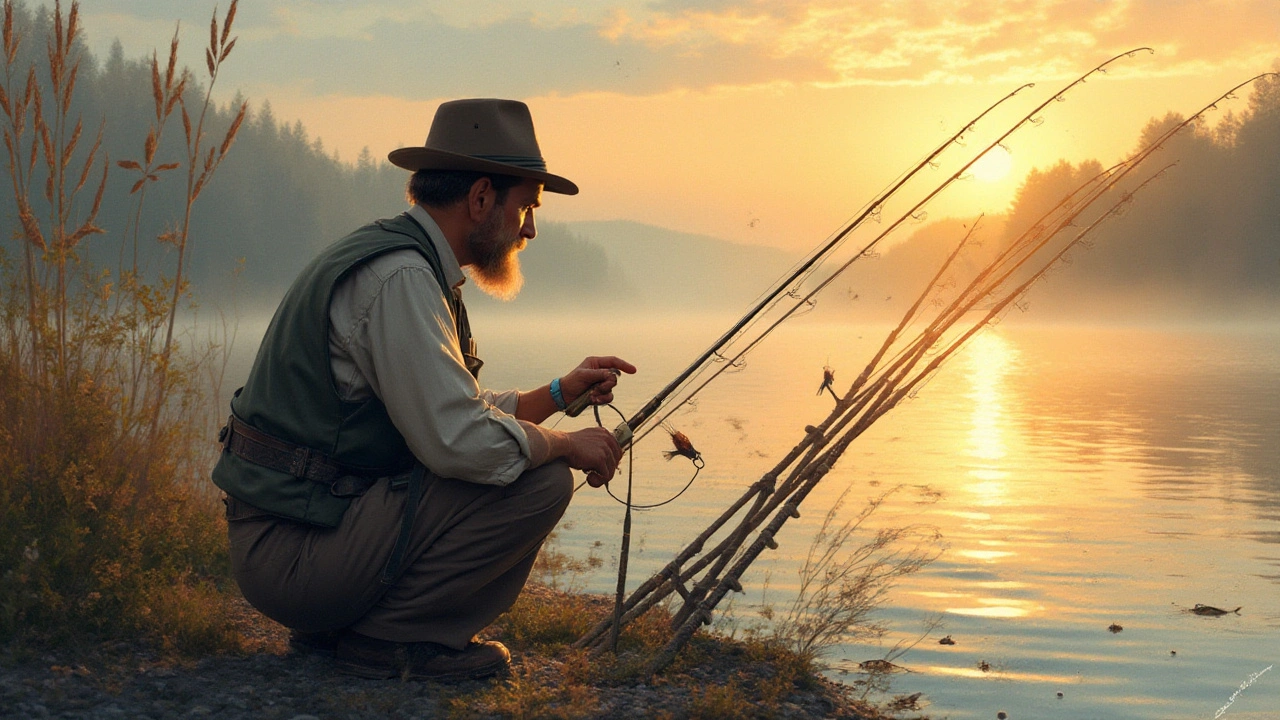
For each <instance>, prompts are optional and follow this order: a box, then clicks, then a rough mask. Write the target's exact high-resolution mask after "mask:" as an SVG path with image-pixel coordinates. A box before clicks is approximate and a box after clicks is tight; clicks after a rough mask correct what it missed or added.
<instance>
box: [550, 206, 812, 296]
mask: <svg viewBox="0 0 1280 720" xmlns="http://www.w3.org/2000/svg"><path fill="white" fill-rule="evenodd" d="M569 227H570V228H572V229H573V230H574V232H576V233H578V234H580V235H581V236H582V237H584V238H586V239H588V240H590V241H591V242H593V243H595V244H597V245H599V246H600V247H602V248H604V251H605V253H606V255H607V256H608V257H609V260H610V262H611V263H612V264H614V265H615V266H616V267H617V268H618V269H619V270H620V271H621V272H622V275H623V277H624V278H625V279H626V281H627V282H628V283H629V284H631V285H632V286H634V289H635V298H636V300H637V301H638V302H640V303H642V304H643V305H647V306H654V307H662V306H682V307H685V306H701V307H709V308H725V309H731V308H738V307H745V306H746V305H747V304H749V303H750V302H751V301H752V300H754V299H755V298H756V297H758V296H759V295H760V293H762V292H763V291H765V290H766V289H768V288H769V287H770V286H771V285H772V283H773V282H774V281H775V280H777V279H778V277H779V276H780V275H782V274H783V273H784V272H786V270H787V269H788V268H789V267H791V265H792V263H794V262H795V261H796V260H797V259H798V258H799V253H798V252H797V253H788V252H786V251H783V250H779V249H778V248H772V247H765V246H761V245H747V244H743V243H734V242H729V241H727V240H721V239H719V238H715V237H711V236H709V235H695V234H692V233H685V232H679V231H676V230H667V229H665V228H660V227H655V226H653V225H645V224H643V223H638V222H632V221H629V220H610V221H598V222H575V223H569Z"/></svg>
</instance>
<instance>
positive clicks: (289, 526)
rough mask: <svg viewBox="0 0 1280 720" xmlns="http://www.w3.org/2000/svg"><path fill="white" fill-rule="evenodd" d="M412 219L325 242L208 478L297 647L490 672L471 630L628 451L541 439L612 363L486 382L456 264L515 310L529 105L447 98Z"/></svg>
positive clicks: (605, 395) (347, 664) (573, 439)
mask: <svg viewBox="0 0 1280 720" xmlns="http://www.w3.org/2000/svg"><path fill="white" fill-rule="evenodd" d="M390 160H391V162H393V163H395V164H396V165H398V166H399V167H402V168H405V169H407V170H411V171H413V175H412V177H411V178H410V180H409V197H410V200H411V202H412V203H413V204H412V207H411V208H410V209H409V210H408V211H407V212H405V213H404V214H402V215H400V216H398V217H395V218H391V219H386V220H379V221H377V222H374V223H372V224H370V225H367V226H365V227H363V228H360V229H359V230H356V231H355V232H353V233H351V234H350V235H348V236H346V237H345V238H343V239H341V240H339V241H338V242H336V243H334V244H333V245H331V246H330V247H328V248H327V249H326V250H324V251H323V252H321V253H320V254H319V255H318V256H317V257H316V258H315V259H313V260H312V261H311V262H310V264H308V265H307V267H306V268H305V269H304V270H303V271H302V273H301V274H300V275H299V277H298V278H297V279H296V280H295V281H294V283H293V285H292V286H291V287H290V289H289V291H288V292H287V293H286V295H285V297H284V299H283V300H282V301H281V303H280V307H279V308H278V309H277V310H276V314H275V316H274V318H273V319H272V321H271V324H270V326H269V327H268V328H267V332H266V335H265V337H264V338H263V341H262V346H261V348H260V349H259V351H258V355H257V357H256V359H255V360H254V363H253V366H252V369H251V370H250V372H249V377H248V379H247V380H246V382H245V386H244V387H243V388H242V389H241V390H240V391H238V392H237V394H236V397H235V399H234V400H233V401H232V403H231V410H232V414H231V417H230V419H229V420H228V422H227V426H226V427H225V428H223V430H222V434H221V437H220V440H221V442H222V444H223V452H222V455H221V457H220V458H219V461H218V464H217V466H216V467H215V468H214V470H213V480H214V482H215V483H216V484H217V485H218V487H220V488H222V489H223V490H224V491H225V492H226V494H227V501H226V502H227V521H228V522H227V524H228V535H229V537H230V546H231V564H232V568H233V571H234V574H235V578H236V581H237V582H238V583H239V584H240V587H241V590H242V591H243V593H244V596H245V598H246V599H248V601H249V602H250V603H252V604H253V605H254V607H256V608H258V609H259V610H260V611H262V612H263V614H265V615H267V616H268V617H270V618H272V619H274V620H276V621H278V622H280V623H282V624H283V625H285V626H287V627H289V628H291V629H292V630H293V631H294V632H293V645H294V646H295V648H299V649H304V648H311V649H325V650H331V651H333V652H334V653H335V655H336V658H337V662H338V664H339V666H340V667H341V668H343V669H344V670H346V671H348V672H351V673H353V674H357V675H361V676H365V677H375V678H390V677H413V678H426V679H438V680H447V679H463V678H477V677H485V676H488V675H492V674H494V673H496V672H499V671H501V670H503V669H505V668H506V667H507V664H508V663H509V661H510V655H509V653H508V652H507V649H506V648H505V647H503V646H502V645H501V644H500V643H497V642H479V641H477V640H476V639H475V636H476V633H478V632H480V631H481V630H482V629H483V628H484V627H486V626H487V625H488V624H489V623H491V622H492V621H493V620H494V619H495V618H497V616H498V615H500V614H501V613H502V612H504V611H506V610H507V609H508V608H510V607H511V606H512V604H514V603H515V600H516V597H517V596H518V595H519V594H520V590H521V588H523V587H524V584H525V582H526V580H527V579H528V577H529V573H530V570H531V569H532V567H533V562H534V559H535V557H536V556H537V553H538V549H539V548H540V547H541V545H542V543H543V541H544V540H545V539H546V537H547V535H548V534H549V533H550V532H551V530H552V529H553V528H554V527H555V525H556V523H557V522H558V521H559V519H560V517H561V516H562V515H563V514H564V511H565V509H566V508H567V507H568V504H569V500H570V498H571V496H572V494H573V478H572V475H571V473H570V468H576V469H579V470H583V471H586V472H587V473H588V479H590V480H591V481H592V484H593V485H598V484H602V483H604V482H607V481H608V480H609V479H610V478H611V477H612V476H613V473H614V470H615V469H616V468H617V465H618V461H619V458H620V457H621V450H620V449H619V447H618V444H617V442H616V441H615V440H614V438H613V436H612V435H611V434H610V433H609V432H608V431H606V430H604V429H602V428H589V429H585V430H579V431H576V432H572V433H564V432H559V431H556V430H551V429H548V428H544V427H542V426H541V425H539V424H538V423H541V422H542V421H544V420H546V419H547V418H548V417H550V416H551V415H553V414H554V413H555V412H556V411H557V410H563V409H565V407H566V404H567V403H572V402H573V401H574V400H575V399H577V398H578V397H580V396H582V395H584V394H589V398H590V401H591V402H593V403H607V402H609V401H610V400H612V397H613V396H612V390H613V387H614V385H615V383H616V381H617V380H616V377H617V372H618V371H624V372H628V373H633V372H635V368H634V367H633V366H632V365H630V364H629V363H627V362H625V361H623V360H621V359H619V358H616V357H591V358H587V359H586V360H584V361H583V362H582V363H581V364H580V365H578V367H576V368H575V369H573V370H572V371H570V372H569V373H567V374H566V375H564V376H563V377H561V378H557V379H556V380H553V381H552V382H551V383H550V384H548V385H545V386H543V387H540V388H538V389H536V390H532V391H528V392H520V391H515V390H511V391H506V392H492V391H489V390H483V389H481V388H480V386H479V384H478V380H477V379H478V375H479V371H480V366H481V365H482V362H481V361H480V359H479V358H478V357H476V346H475V342H474V341H473V340H472V338H471V331H470V326H469V324H468V322H467V313H466V308H465V306H464V305H463V304H462V294H461V286H462V284H463V282H464V281H465V276H464V275H463V270H462V269H463V268H469V270H470V275H471V277H472V278H473V279H474V280H475V282H476V284H477V285H479V286H480V288H481V289H482V290H484V291H486V292H488V293H490V294H493V295H497V296H500V297H504V298H508V297H511V296H513V295H514V294H515V292H516V290H518V288H519V285H520V282H521V276H520V271H519V262H518V260H517V258H516V253H518V252H519V250H521V249H523V248H524V246H525V244H526V243H527V242H528V241H530V240H532V239H533V238H534V237H535V235H536V232H537V231H536V228H535V226H534V219H533V216H534V209H535V208H537V207H538V206H539V205H540V202H541V191H542V190H543V188H545V189H546V190H547V191H549V192H555V193H561V194H567V195H572V194H575V193H577V191H578V188H577V186H575V185H574V184H573V183H572V182H570V181H568V180H566V179H565V178H563V177H560V176H557V175H552V174H551V173H548V172H547V171H546V164H545V162H544V161H543V160H542V154H541V151H540V150H539V148H538V144H537V139H536V137H535V135H534V131H533V121H532V118H531V117H530V114H529V110H528V108H527V107H526V106H525V105H524V104H523V103H519V102H514V101H509V100H487V99H477V100H459V101H454V102H450V103H445V104H443V105H441V106H440V108H439V110H438V111H437V113H436V116H435V119H434V120H433V121H432V125H431V129H430V132H429V134H428V137H427V141H426V143H425V145H424V146H421V147H410V148H401V149H399V150H396V151H394V152H392V153H391V155H390Z"/></svg>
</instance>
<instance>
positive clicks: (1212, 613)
mask: <svg viewBox="0 0 1280 720" xmlns="http://www.w3.org/2000/svg"><path fill="white" fill-rule="evenodd" d="M1242 607H1244V606H1243V605H1241V606H1240V607H1238V608H1236V609H1235V610H1223V609H1222V608H1216V607H1213V606H1212V605H1201V604H1200V603H1196V606H1195V607H1193V608H1191V612H1193V613H1195V614H1196V615H1205V616H1208V617H1222V616H1223V615H1230V614H1231V613H1235V614H1236V615H1239V614H1240V608H1242Z"/></svg>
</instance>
